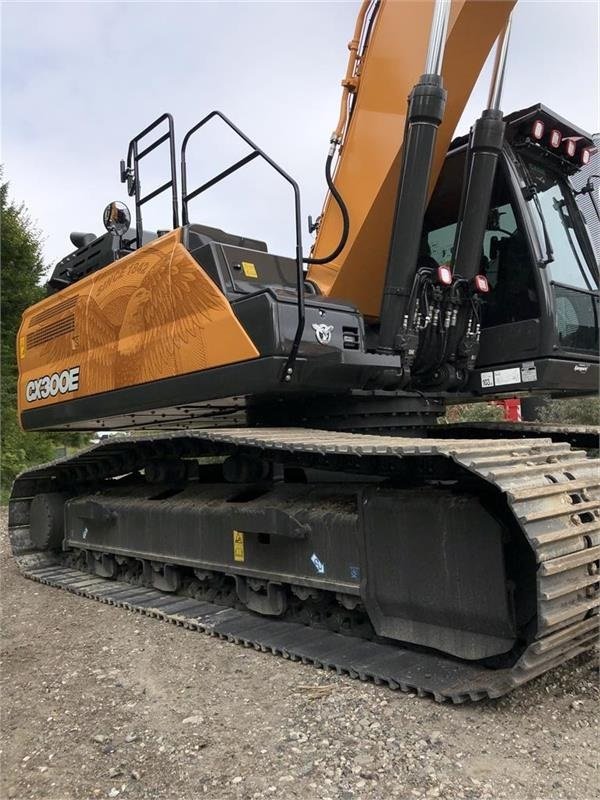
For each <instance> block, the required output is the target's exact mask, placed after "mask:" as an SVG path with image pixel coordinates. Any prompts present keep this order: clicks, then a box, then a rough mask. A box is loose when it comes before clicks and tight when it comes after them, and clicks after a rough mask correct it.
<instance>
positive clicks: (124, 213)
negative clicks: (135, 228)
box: [102, 200, 131, 236]
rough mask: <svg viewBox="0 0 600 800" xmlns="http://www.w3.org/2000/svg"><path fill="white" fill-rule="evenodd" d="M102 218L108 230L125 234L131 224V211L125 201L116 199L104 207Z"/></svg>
mask: <svg viewBox="0 0 600 800" xmlns="http://www.w3.org/2000/svg"><path fill="white" fill-rule="evenodd" d="M102 220H103V222H104V227H105V228H106V230H107V231H110V232H111V233H116V234H117V235H118V236H123V234H124V233H127V231H128V230H129V226H130V225H131V212H130V211H129V209H128V208H127V206H126V205H125V203H121V201H120V200H115V201H114V203H109V204H108V205H107V206H106V208H105V209H104V214H103V215H102Z"/></svg>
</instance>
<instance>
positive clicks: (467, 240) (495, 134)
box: [452, 109, 506, 280]
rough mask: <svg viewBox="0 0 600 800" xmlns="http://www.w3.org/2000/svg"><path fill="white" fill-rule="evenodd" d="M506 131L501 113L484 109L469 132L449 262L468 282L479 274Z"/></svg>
mask: <svg viewBox="0 0 600 800" xmlns="http://www.w3.org/2000/svg"><path fill="white" fill-rule="evenodd" d="M505 127H506V125H505V123H504V121H503V118H502V112H501V111H500V110H497V109H486V110H485V111H484V112H483V113H482V115H481V117H480V118H479V119H478V120H477V121H476V122H475V124H474V126H473V129H472V132H471V142H470V148H469V171H468V175H467V180H466V185H465V194H464V197H463V201H462V204H461V205H462V218H461V220H460V221H459V226H458V229H457V233H456V239H455V242H454V253H453V262H452V263H453V271H454V274H455V275H456V276H457V277H458V276H460V277H461V278H465V279H467V280H471V279H472V278H474V277H475V275H477V274H478V272H479V269H480V265H481V256H482V248H483V239H484V236H485V231H486V228H487V220H488V214H489V210H490V203H491V198H492V189H493V186H494V178H495V175H496V167H497V164H498V159H499V157H500V154H501V152H502V144H503V142H504V131H505Z"/></svg>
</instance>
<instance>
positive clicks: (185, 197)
mask: <svg viewBox="0 0 600 800" xmlns="http://www.w3.org/2000/svg"><path fill="white" fill-rule="evenodd" d="M215 117H217V118H219V119H220V120H222V122H224V123H225V124H226V125H227V126H228V127H229V128H230V129H231V130H232V131H233V132H234V133H236V134H237V135H238V136H239V137H240V138H241V139H243V141H244V142H245V143H246V144H247V145H248V147H249V148H250V149H251V152H250V153H249V154H248V155H247V156H244V157H243V158H240V159H239V161H236V162H235V164H232V165H231V166H230V167H228V168H227V169H225V170H223V171H222V172H220V173H219V174H218V175H216V176H215V177H214V178H211V179H210V180H208V181H206V182H205V183H203V184H202V185H201V186H198V187H197V188H196V189H193V190H192V191H189V192H188V188H187V166H186V152H187V146H188V142H189V140H190V138H191V137H192V136H193V135H194V134H195V133H197V132H198V131H199V130H200V129H201V128H203V127H204V126H205V125H206V124H207V123H208V122H210V121H211V120H212V119H214V118H215ZM256 158H262V159H263V161H266V163H267V164H269V166H270V167H272V168H273V169H274V170H275V172H277V173H278V174H279V175H280V176H281V177H282V178H283V179H284V180H286V181H287V182H288V183H289V184H290V186H291V187H292V190H293V193H294V213H295V228H296V257H295V261H296V282H297V295H298V322H297V326H296V333H295V335H294V340H293V342H292V347H291V349H290V353H289V355H288V358H287V361H286V363H285V365H284V370H283V373H282V376H281V377H282V380H283V381H286V382H287V381H290V380H291V379H292V375H293V372H294V367H295V363H296V358H297V355H298V350H299V348H300V342H301V340H302V334H303V333H304V318H305V312H304V269H303V266H302V225H301V219H302V216H301V208H300V189H299V188H298V184H297V183H296V181H295V180H294V179H293V178H292V177H291V176H290V175H288V174H287V172H285V170H283V169H282V168H281V167H280V166H279V164H277V163H276V162H275V161H273V159H272V158H270V157H269V156H268V155H267V154H266V153H265V152H264V151H263V150H261V148H260V147H258V145H257V144H255V143H254V142H253V141H252V140H251V139H250V138H249V137H248V136H246V134H245V133H243V131H241V130H240V129H239V128H238V127H237V125H234V123H233V122H232V121H231V120H230V119H228V118H227V117H226V116H225V115H224V114H222V113H221V112H220V111H211V113H210V114H207V116H206V117H204V119H202V120H200V122H198V123H197V124H196V125H194V127H193V128H190V130H189V131H188V132H187V133H186V135H185V136H184V138H183V142H182V145H181V214H182V220H183V224H184V225H188V224H189V213H188V204H189V201H190V200H193V199H194V198H196V197H198V196H199V195H200V194H202V193H203V192H206V191H207V190H208V189H210V188H212V187H213V186H215V185H216V184H217V183H219V182H220V181H222V180H223V179H224V178H227V177H229V175H232V174H233V173H234V172H237V170H238V169H241V168H242V167H244V166H246V165H247V164H249V163H250V162H252V161H254V159H256Z"/></svg>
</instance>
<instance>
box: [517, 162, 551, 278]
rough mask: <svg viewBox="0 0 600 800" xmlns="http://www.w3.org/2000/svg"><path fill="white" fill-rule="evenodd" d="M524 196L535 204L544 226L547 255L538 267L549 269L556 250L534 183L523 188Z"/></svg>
mask: <svg viewBox="0 0 600 800" xmlns="http://www.w3.org/2000/svg"><path fill="white" fill-rule="evenodd" d="M528 177H529V176H528ZM523 196H524V197H525V199H526V200H531V201H532V202H533V204H534V206H535V208H536V211H537V212H538V216H539V218H540V224H541V226H542V233H543V236H544V249H545V250H546V255H545V257H544V258H542V259H541V261H540V262H539V263H538V266H540V267H547V266H548V264H551V263H552V262H553V261H554V248H553V247H552V242H551V241H550V234H549V233H548V228H547V226H546V220H545V219H544V212H543V211H542V206H541V203H540V199H539V197H538V194H537V189H536V188H535V186H534V184H533V182H531V183H530V184H529V185H528V186H525V187H523Z"/></svg>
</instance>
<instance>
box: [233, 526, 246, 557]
mask: <svg viewBox="0 0 600 800" xmlns="http://www.w3.org/2000/svg"><path fill="white" fill-rule="evenodd" d="M244 558H245V556H244V534H243V533H242V531H233V560H234V561H243V560H244Z"/></svg>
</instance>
